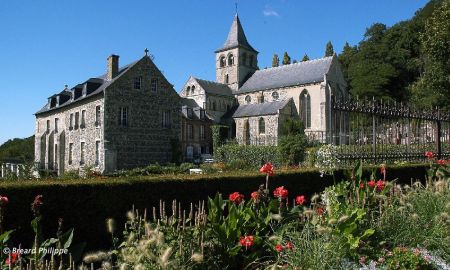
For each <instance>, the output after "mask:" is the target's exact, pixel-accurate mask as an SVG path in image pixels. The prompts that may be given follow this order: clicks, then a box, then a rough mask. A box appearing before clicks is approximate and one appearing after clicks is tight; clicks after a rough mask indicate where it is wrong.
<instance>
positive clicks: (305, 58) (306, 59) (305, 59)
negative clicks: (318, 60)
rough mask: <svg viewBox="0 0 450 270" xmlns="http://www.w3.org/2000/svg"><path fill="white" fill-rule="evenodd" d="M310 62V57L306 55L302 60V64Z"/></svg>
mask: <svg viewBox="0 0 450 270" xmlns="http://www.w3.org/2000/svg"><path fill="white" fill-rule="evenodd" d="M305 61H309V56H308V55H307V54H306V53H305V55H303V58H302V62H305Z"/></svg>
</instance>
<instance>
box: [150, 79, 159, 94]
mask: <svg viewBox="0 0 450 270" xmlns="http://www.w3.org/2000/svg"><path fill="white" fill-rule="evenodd" d="M151 90H152V91H153V92H156V91H157V90H158V78H154V79H152V81H151Z"/></svg>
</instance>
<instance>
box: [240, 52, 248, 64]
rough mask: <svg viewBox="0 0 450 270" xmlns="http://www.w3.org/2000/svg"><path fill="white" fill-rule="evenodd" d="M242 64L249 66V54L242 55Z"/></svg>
mask: <svg viewBox="0 0 450 270" xmlns="http://www.w3.org/2000/svg"><path fill="white" fill-rule="evenodd" d="M241 64H242V65H244V66H245V65H247V54H246V53H243V54H242V62H241Z"/></svg>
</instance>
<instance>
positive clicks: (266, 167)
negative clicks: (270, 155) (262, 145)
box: [259, 162, 273, 176]
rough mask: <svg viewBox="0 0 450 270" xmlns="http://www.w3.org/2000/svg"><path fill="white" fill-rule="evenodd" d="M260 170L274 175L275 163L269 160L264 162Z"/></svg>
mask: <svg viewBox="0 0 450 270" xmlns="http://www.w3.org/2000/svg"><path fill="white" fill-rule="evenodd" d="M259 171H260V172H262V173H265V174H268V175H269V176H272V175H273V165H272V163H270V162H267V163H266V164H264V165H263V166H262V167H261V169H259Z"/></svg>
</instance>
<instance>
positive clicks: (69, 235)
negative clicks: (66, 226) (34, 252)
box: [60, 228, 73, 248]
mask: <svg viewBox="0 0 450 270" xmlns="http://www.w3.org/2000/svg"><path fill="white" fill-rule="evenodd" d="M60 240H61V245H62V247H63V248H69V247H70V245H71V244H72V240H73V228H72V229H70V230H68V231H67V232H65V233H64V234H63V235H62V236H61V239H60Z"/></svg>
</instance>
